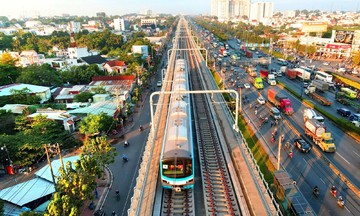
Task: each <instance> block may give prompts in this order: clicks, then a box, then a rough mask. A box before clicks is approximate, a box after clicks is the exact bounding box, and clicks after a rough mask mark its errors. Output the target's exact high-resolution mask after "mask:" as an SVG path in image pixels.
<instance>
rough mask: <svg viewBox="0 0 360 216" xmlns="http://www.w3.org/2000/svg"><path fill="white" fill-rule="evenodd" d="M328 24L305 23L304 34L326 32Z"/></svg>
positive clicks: (303, 26) (303, 25) (302, 28)
mask: <svg viewBox="0 0 360 216" xmlns="http://www.w3.org/2000/svg"><path fill="white" fill-rule="evenodd" d="M326 30H327V22H303V23H302V27H301V31H302V32H326Z"/></svg>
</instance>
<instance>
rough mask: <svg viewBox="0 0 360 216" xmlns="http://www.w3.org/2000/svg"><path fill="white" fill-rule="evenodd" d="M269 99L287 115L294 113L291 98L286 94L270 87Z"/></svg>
mask: <svg viewBox="0 0 360 216" xmlns="http://www.w3.org/2000/svg"><path fill="white" fill-rule="evenodd" d="M268 100H269V101H270V102H271V103H272V104H274V105H275V106H276V107H277V108H278V109H279V110H280V111H281V112H284V113H286V114H287V115H292V114H293V113H294V109H293V108H292V103H291V100H290V99H289V98H288V97H287V96H285V95H284V94H282V93H278V92H276V91H275V90H274V89H269V90H268Z"/></svg>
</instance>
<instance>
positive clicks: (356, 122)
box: [351, 121, 360, 127]
mask: <svg viewBox="0 0 360 216" xmlns="http://www.w3.org/2000/svg"><path fill="white" fill-rule="evenodd" d="M351 123H353V124H354V125H355V127H360V121H352V122H351Z"/></svg>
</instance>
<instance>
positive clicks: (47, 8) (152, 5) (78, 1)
mask: <svg viewBox="0 0 360 216" xmlns="http://www.w3.org/2000/svg"><path fill="white" fill-rule="evenodd" d="M264 1H265V2H273V3H274V11H284V10H296V9H307V10H315V9H319V10H324V11H330V10H331V11H335V10H336V11H340V10H344V11H355V10H359V9H360V0H336V1H335V0H300V1H299V0H272V1H269V0H264ZM252 2H259V1H254V0H253V1H252ZM210 4H211V0H130V1H129V0H0V16H8V17H12V18H14V17H15V18H17V17H19V16H25V17H29V16H34V15H40V16H51V15H62V14H64V13H66V14H70V15H88V16H95V15H96V12H105V13H106V14H107V15H123V14H127V13H137V12H140V11H143V10H146V9H149V10H152V11H153V13H171V14H210Z"/></svg>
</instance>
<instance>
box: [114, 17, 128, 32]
mask: <svg viewBox="0 0 360 216" xmlns="http://www.w3.org/2000/svg"><path fill="white" fill-rule="evenodd" d="M114 30H115V31H117V32H119V31H125V20H124V18H117V19H114Z"/></svg>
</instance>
